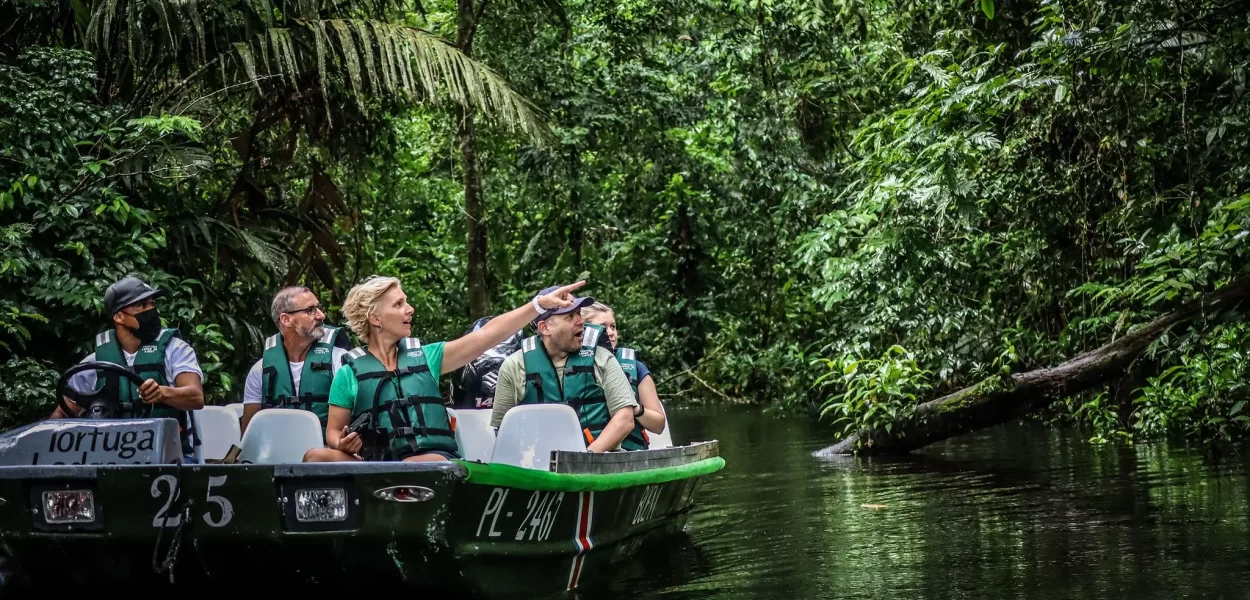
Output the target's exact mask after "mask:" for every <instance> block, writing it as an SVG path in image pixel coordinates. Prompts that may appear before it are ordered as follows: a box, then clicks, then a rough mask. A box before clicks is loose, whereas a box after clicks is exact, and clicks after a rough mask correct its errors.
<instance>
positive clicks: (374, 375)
mask: <svg viewBox="0 0 1250 600" xmlns="http://www.w3.org/2000/svg"><path fill="white" fill-rule="evenodd" d="M585 284H586V282H585V281H579V282H577V283H574V284H571V285H566V286H564V287H561V288H558V289H556V290H555V291H553V292H551V293H549V294H546V295H542V296H534V298H533V300H532V301H530V302H529V303H527V304H525V305H524V306H521V307H519V308H516V309H514V310H512V311H509V312H507V313H504V314H502V315H500V316H498V317H496V318H494V319H491V321H490V322H489V323H487V324H486V325H485V326H483V327H482V328H481V329H478V330H477V331H474V332H473V333H470V334H468V335H465V336H464V337H461V338H459V339H456V340H453V341H450V342H434V343H429V344H422V342H421V341H420V340H419V339H417V338H415V337H412V314H413V312H414V311H413V308H412V306H411V305H410V304H408V297H407V295H405V294H404V290H403V287H402V286H401V285H400V283H399V280H398V279H395V278H394V277H382V276H378V275H373V276H371V277H369V278H368V279H365V280H364V281H362V282H360V283H359V284H357V285H356V286H355V287H353V288H352V289H351V291H349V292H348V293H347V300H346V301H344V303H343V316H344V317H345V318H346V320H347V324H348V326H350V327H351V328H352V331H355V332H356V335H357V336H359V338H360V340H361V341H362V342H364V343H365V345H364V346H360V347H358V348H356V349H354V350H352V351H351V352H349V353H348V354H347V363H346V364H344V365H343V366H342V367H340V368H339V369H338V371H336V372H335V374H334V383H333V384H332V385H331V387H330V409H329V417H328V419H327V424H326V445H327V447H326V448H315V449H313V450H309V451H308V453H306V454H305V455H304V461H305V462H337V461H349V460H402V461H440V460H449V459H452V458H460V453H459V448H458V447H457V446H456V438H455V434H454V432H453V430H452V429H453V427H452V424H451V418H450V415H449V414H448V413H447V409H446V407H445V406H444V405H443V400H442V396H441V394H440V393H439V387H438V384H439V378H440V376H441V375H443V374H445V373H450V372H452V371H455V370H456V369H459V368H460V367H462V366H464V365H465V364H466V363H468V362H469V361H471V360H473V359H475V358H477V357H478V356H480V355H481V354H482V353H483V352H485V351H486V350H488V349H490V348H491V347H492V346H494V345H495V344H498V343H499V342H502V341H503V340H505V339H507V338H508V336H510V335H513V334H515V333H516V331H517V330H518V329H521V328H522V327H524V326H525V324H526V323H528V322H530V320H532V319H533V318H534V317H535V316H536V315H541V314H544V313H546V312H547V311H548V310H553V309H558V308H567V307H571V306H572V305H573V302H572V300H571V298H572V295H571V294H570V292H572V291H573V290H575V289H577V288H580V287H582V286H583V285H585ZM349 424H350V425H352V431H350V432H348V431H347V428H348V425H349Z"/></svg>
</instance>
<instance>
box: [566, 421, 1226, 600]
mask: <svg viewBox="0 0 1250 600" xmlns="http://www.w3.org/2000/svg"><path fill="white" fill-rule="evenodd" d="M672 418H673V425H674V431H675V432H677V436H678V441H693V440H705V439H719V440H720V441H721V452H722V454H723V455H724V456H725V458H726V460H727V461H728V465H727V467H726V468H725V470H724V471H722V472H721V473H720V474H718V475H716V476H714V477H713V478H711V479H710V480H708V481H707V482H706V484H705V485H704V487H703V489H702V491H701V492H700V499H699V505H698V506H697V507H696V509H695V511H694V513H693V514H692V515H691V517H690V521H689V525H688V535H689V540H690V543H692V544H694V545H695V546H696V547H697V548H698V549H699V551H700V552H702V553H703V554H704V555H705V556H706V558H707V561H706V563H701V564H704V566H705V569H704V572H696V571H689V572H687V571H683V570H682V569H680V568H677V569H673V568H669V569H663V570H656V571H654V572H653V573H652V575H653V576H652V577H650V578H647V579H645V580H646V581H647V583H648V585H647V586H645V588H644V587H630V586H629V581H630V580H628V579H626V580H622V581H616V582H613V583H612V584H610V586H609V587H610V589H611V590H612V591H613V592H614V593H612V594H610V595H609V596H602V597H663V598H735V599H737V598H744V599H745V598H785V599H787V600H797V599H801V598H813V599H815V598H821V599H824V598H866V599H868V598H871V599H873V600H879V599H882V598H938V599H941V598H990V597H1014V598H1038V599H1042V598H1045V599H1046V600H1052V599H1054V598H1129V597H1131V598H1196V597H1210V598H1234V597H1235V598H1242V597H1247V596H1248V595H1250V592H1248V591H1247V590H1250V586H1248V585H1247V584H1250V552H1248V550H1250V523H1248V519H1250V516H1248V513H1250V508H1248V505H1250V502H1248V497H1247V491H1248V488H1250V486H1248V485H1247V477H1246V474H1247V472H1248V471H1247V468H1246V467H1247V464H1246V462H1245V461H1244V460H1240V461H1238V462H1236V463H1235V464H1227V463H1226V464H1223V465H1221V466H1220V467H1219V468H1218V469H1217V468H1214V467H1212V466H1210V465H1207V464H1204V463H1203V462H1202V460H1201V457H1200V456H1198V455H1197V454H1196V453H1195V452H1192V451H1189V450H1186V449H1177V448H1168V447H1166V446H1162V445H1139V446H1136V447H1092V446H1090V445H1088V444H1087V443H1086V442H1085V440H1084V437H1083V436H1082V435H1080V434H1079V433H1077V432H1064V431H1055V430H1053V429H1048V428H1042V427H1032V426H1026V425H1012V426H1007V427H1001V428H996V429H994V430H991V431H988V432H983V433H980V434H977V435H974V436H969V437H965V438H960V439H957V440H949V441H947V442H945V443H942V444H939V445H935V446H933V447H930V448H928V449H926V450H924V451H923V452H921V453H917V454H915V455H913V456H909V457H906V458H901V459H880V458H876V459H854V458H852V459H847V458H821V457H817V456H814V455H813V454H814V453H815V452H816V451H817V450H819V449H820V448H823V447H824V446H826V445H828V444H829V443H830V442H831V441H832V440H831V436H830V434H829V432H828V431H827V430H826V429H825V428H823V427H821V426H819V425H816V424H814V423H811V422H810V421H807V420H805V419H776V418H773V417H770V416H764V415H761V414H760V413H759V412H758V410H745V409H719V410H707V409H701V410H699V411H692V412H682V411H674V414H673V415H672ZM866 505H867V506H866ZM638 581H642V579H638ZM583 597H587V594H586V593H585V591H584V592H583ZM596 597H599V596H596Z"/></svg>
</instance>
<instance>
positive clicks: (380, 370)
mask: <svg viewBox="0 0 1250 600" xmlns="http://www.w3.org/2000/svg"><path fill="white" fill-rule="evenodd" d="M347 361H348V362H347V364H348V365H350V366H351V368H352V372H353V373H355V374H356V381H357V383H358V386H357V388H356V403H355V405H354V407H353V409H352V420H353V421H355V420H356V419H357V418H359V417H360V416H361V415H363V414H365V413H369V414H370V421H371V424H370V425H368V426H366V427H365V429H363V430H361V439H362V442H363V443H364V447H363V448H362V449H361V456H362V457H364V458H365V459H366V460H402V459H403V458H405V457H407V456H411V455H414V454H422V453H425V452H428V451H431V450H441V451H443V452H448V453H451V454H453V455H455V456H457V457H458V456H459V455H460V452H459V447H458V446H457V444H456V433H455V426H454V424H453V423H452V422H451V415H450V414H448V412H447V407H446V406H444V404H443V398H442V395H441V394H439V391H438V384H437V383H436V382H435V381H434V376H433V375H432V374H430V366H429V365H428V364H427V363H426V362H425V352H424V351H422V350H421V340H419V339H417V338H415V337H410V338H404V339H402V340H400V341H399V362H398V364H397V366H396V369H395V370H394V371H387V370H386V368H385V367H383V366H382V361H380V360H378V359H377V357H375V356H373V355H372V354H370V353H369V350H368V349H367V348H365V347H363V346H362V347H358V348H356V349H354V350H352V351H351V352H349V353H347Z"/></svg>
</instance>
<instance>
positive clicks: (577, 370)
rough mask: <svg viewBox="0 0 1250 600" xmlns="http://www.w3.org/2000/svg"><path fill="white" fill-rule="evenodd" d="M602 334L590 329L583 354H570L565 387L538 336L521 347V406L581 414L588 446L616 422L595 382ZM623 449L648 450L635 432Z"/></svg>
mask: <svg viewBox="0 0 1250 600" xmlns="http://www.w3.org/2000/svg"><path fill="white" fill-rule="evenodd" d="M602 334H603V328H602V327H600V326H598V325H586V328H585V330H584V331H583V333H582V347H581V350H579V351H578V352H577V354H570V355H569V357H568V360H567V361H566V362H565V363H564V381H563V384H561V381H560V378H559V376H558V375H557V374H556V370H555V366H554V365H552V364H551V357H550V356H548V355H547V349H546V347H544V346H543V343H542V340H541V339H539V337H538V336H531V337H529V338H526V339H525V341H524V342H522V344H521V351H522V353H523V354H522V358H523V359H524V360H525V397H524V398H522V399H521V404H523V405H524V404H567V405H569V406H570V407H572V408H573V409H574V410H576V411H577V419H578V421H580V422H581V425H582V435H583V436H585V439H586V444H587V445H590V443H591V442H593V441H595V440H596V439H598V437H599V435H600V434H602V433H603V429H604V428H605V427H607V426H608V422H609V421H611V420H612V414H611V413H610V412H608V403H607V397H606V396H605V395H604V391H603V386H601V385H599V382H597V381H595V351H596V346H597V345H598V342H599V336H600V335H602ZM621 448H622V449H624V450H645V449H646V448H647V443H646V440H643V439H642V438H641V437H639V436H635V435H634V433H633V432H631V433H630V434H629V436H627V437H626V438H625V439H624V440H622V441H621Z"/></svg>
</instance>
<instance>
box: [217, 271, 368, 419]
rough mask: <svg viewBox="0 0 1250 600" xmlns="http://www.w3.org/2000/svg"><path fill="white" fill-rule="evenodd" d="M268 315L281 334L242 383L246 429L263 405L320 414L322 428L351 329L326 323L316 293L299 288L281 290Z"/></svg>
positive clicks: (269, 343)
mask: <svg viewBox="0 0 1250 600" xmlns="http://www.w3.org/2000/svg"><path fill="white" fill-rule="evenodd" d="M269 316H270V317H271V318H273V322H274V324H275V325H277V326H278V333H275V334H274V335H272V336H270V337H269V338H268V339H266V340H265V351H264V354H262V355H261V358H260V360H258V361H256V364H254V365H252V369H251V370H250V371H248V374H247V381H246V382H245V383H244V384H243V422H242V423H241V425H242V429H243V431H247V426H248V423H250V422H251V420H252V417H253V416H255V415H256V413H258V412H260V411H261V409H263V408H298V409H303V410H308V411H312V413H313V414H315V415H317V418H318V419H320V420H321V427H322V430H323V431H324V429H325V425H326V417H327V416H328V415H329V401H330V384H331V383H332V382H333V381H334V371H335V370H336V369H338V368H339V367H341V366H342V365H343V359H344V357H345V356H346V355H347V351H348V350H351V341H350V340H348V338H347V331H346V330H344V329H342V328H340V327H329V326H326V325H325V319H326V315H325V312H323V310H322V308H321V303H320V302H318V300H317V295H316V294H314V293H312V291H311V290H309V289H308V288H306V287H301V286H292V287H287V288H283V289H282V290H280V291H279V292H278V293H277V294H276V295H275V296H274V297H273V303H272V304H271V305H270V307H269Z"/></svg>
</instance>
